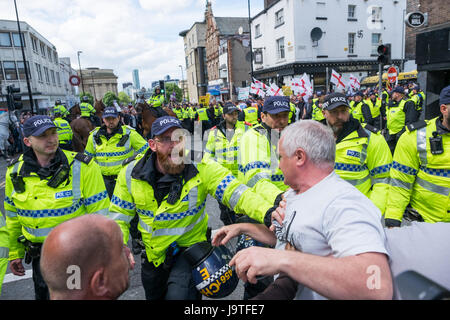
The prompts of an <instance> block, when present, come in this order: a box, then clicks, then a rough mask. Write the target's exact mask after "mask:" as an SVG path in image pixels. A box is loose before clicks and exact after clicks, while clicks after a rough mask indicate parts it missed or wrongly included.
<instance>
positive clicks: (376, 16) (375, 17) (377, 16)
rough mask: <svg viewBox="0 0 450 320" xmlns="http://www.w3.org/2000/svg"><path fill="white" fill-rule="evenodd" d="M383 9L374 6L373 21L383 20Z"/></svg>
mask: <svg viewBox="0 0 450 320" xmlns="http://www.w3.org/2000/svg"><path fill="white" fill-rule="evenodd" d="M381 9H383V8H382V7H372V22H383V20H381Z"/></svg>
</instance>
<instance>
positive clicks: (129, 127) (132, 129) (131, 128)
mask: <svg viewBox="0 0 450 320" xmlns="http://www.w3.org/2000/svg"><path fill="white" fill-rule="evenodd" d="M125 126H126V127H127V128H128V129H130V130H131V131H136V129H135V128H133V127H131V126H129V125H125Z"/></svg>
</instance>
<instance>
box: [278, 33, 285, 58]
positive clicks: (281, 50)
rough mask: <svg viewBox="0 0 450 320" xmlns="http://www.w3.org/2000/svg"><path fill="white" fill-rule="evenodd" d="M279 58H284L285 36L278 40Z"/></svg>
mask: <svg viewBox="0 0 450 320" xmlns="http://www.w3.org/2000/svg"><path fill="white" fill-rule="evenodd" d="M277 58H278V60H280V59H284V58H285V54H284V37H283V38H280V39H278V40H277Z"/></svg>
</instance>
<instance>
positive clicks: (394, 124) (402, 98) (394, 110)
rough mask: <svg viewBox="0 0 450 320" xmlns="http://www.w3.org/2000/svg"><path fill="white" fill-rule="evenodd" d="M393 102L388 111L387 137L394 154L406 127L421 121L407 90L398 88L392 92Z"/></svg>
mask: <svg viewBox="0 0 450 320" xmlns="http://www.w3.org/2000/svg"><path fill="white" fill-rule="evenodd" d="M391 96H392V100H391V101H390V102H389V105H388V107H387V109H386V119H387V123H386V128H387V129H388V134H387V137H386V140H387V143H388V145H389V148H390V149H391V152H392V154H394V150H395V146H396V145H397V141H398V139H399V138H400V136H401V135H402V133H403V132H405V126H406V125H409V124H412V123H414V122H416V121H417V120H419V115H420V114H419V112H418V111H417V109H416V105H415V103H414V102H413V101H412V100H411V99H409V98H408V97H407V96H406V95H405V89H404V88H403V87H402V86H397V87H395V88H394V89H393V90H392V91H391Z"/></svg>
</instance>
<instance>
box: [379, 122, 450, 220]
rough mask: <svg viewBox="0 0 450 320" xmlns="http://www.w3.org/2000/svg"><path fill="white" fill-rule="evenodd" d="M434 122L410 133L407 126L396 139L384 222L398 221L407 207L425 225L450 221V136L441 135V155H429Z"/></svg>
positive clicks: (448, 134)
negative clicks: (417, 215)
mask: <svg viewBox="0 0 450 320" xmlns="http://www.w3.org/2000/svg"><path fill="white" fill-rule="evenodd" d="M437 120H438V118H434V119H432V120H429V121H428V122H427V123H426V126H425V123H424V124H423V125H421V126H418V127H419V129H416V130H412V131H410V130H409V128H410V125H408V126H407V127H406V128H407V131H406V132H405V133H403V134H402V136H401V137H400V139H399V140H398V143H397V147H396V149H395V154H394V159H393V160H394V161H393V164H392V169H391V173H390V174H391V189H390V192H389V196H388V203H387V208H386V215H385V218H386V219H395V220H399V221H401V220H402V217H403V213H404V211H405V208H406V207H407V205H408V204H410V205H411V207H412V208H413V209H415V210H417V212H418V213H419V214H420V215H421V216H422V218H423V219H424V221H425V222H450V133H445V134H441V135H440V137H442V145H443V149H444V152H443V153H442V154H432V153H431V149H430V137H432V136H433V132H435V131H436V121H437ZM422 122H423V121H422ZM418 123H420V121H419V122H418Z"/></svg>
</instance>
